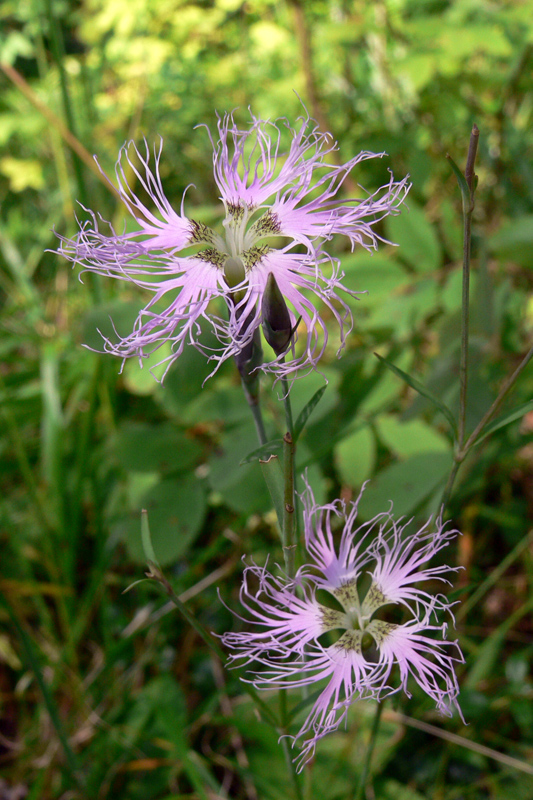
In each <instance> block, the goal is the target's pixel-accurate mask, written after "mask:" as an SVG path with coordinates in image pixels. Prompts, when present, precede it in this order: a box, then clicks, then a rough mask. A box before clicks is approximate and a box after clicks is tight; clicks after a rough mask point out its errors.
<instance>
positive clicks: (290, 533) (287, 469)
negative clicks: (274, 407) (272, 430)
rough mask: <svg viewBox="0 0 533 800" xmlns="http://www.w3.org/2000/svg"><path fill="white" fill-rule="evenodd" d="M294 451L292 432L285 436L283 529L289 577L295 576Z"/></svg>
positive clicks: (286, 567)
mask: <svg viewBox="0 0 533 800" xmlns="http://www.w3.org/2000/svg"><path fill="white" fill-rule="evenodd" d="M294 451H295V445H294V442H293V439H292V436H291V434H290V432H288V431H287V433H286V434H285V436H284V437H283V473H284V493H283V529H282V531H281V537H282V544H283V557H284V559H285V571H286V573H287V575H288V576H289V578H292V577H294V550H295V541H294V516H295V509H294Z"/></svg>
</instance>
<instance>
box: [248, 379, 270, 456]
mask: <svg viewBox="0 0 533 800" xmlns="http://www.w3.org/2000/svg"><path fill="white" fill-rule="evenodd" d="M242 389H243V392H244V396H245V397H246V402H247V403H248V406H249V407H250V411H251V412H252V416H253V418H254V424H255V430H256V432H257V438H258V439H259V444H266V443H267V442H268V439H267V435H266V431H265V424H264V422H263V414H262V413H261V405H260V403H259V395H258V394H257V395H256V394H252V393H251V392H250V391H249V390H248V387H247V385H246V383H245V382H244V381H242Z"/></svg>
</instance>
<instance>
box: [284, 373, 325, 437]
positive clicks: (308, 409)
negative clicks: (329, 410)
mask: <svg viewBox="0 0 533 800" xmlns="http://www.w3.org/2000/svg"><path fill="white" fill-rule="evenodd" d="M327 388H328V387H327V384H326V385H325V386H321V387H320V389H318V390H317V391H316V392H315V393H314V395H313V396H312V398H311V399H310V400H309V402H308V403H306V405H305V406H304V407H303V409H302V410H301V411H300V413H299V414H298V419H297V420H296V424H295V426H294V432H293V437H292V438H293V440H294V442H295V443H296V442H297V441H298V439H299V437H300V434H301V433H302V431H303V429H304V428H305V424H306V422H307V420H308V419H309V417H310V416H311V414H312V413H313V411H314V410H315V408H316V407H317V405H318V404H319V403H320V401H321V399H322V396H323V394H324V392H325V391H326V389H327Z"/></svg>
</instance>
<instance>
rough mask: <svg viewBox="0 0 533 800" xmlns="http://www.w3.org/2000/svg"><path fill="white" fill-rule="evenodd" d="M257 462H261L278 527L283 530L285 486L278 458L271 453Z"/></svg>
mask: <svg viewBox="0 0 533 800" xmlns="http://www.w3.org/2000/svg"><path fill="white" fill-rule="evenodd" d="M259 463H260V464H261V469H262V471H263V477H264V479H265V483H266V485H267V487H268V491H269V492H270V497H271V498H272V503H273V505H274V508H275V510H276V516H277V518H278V524H279V529H280V530H283V516H284V507H285V503H284V499H283V498H284V491H285V486H284V482H283V470H282V468H281V464H280V463H279V458H278V457H277V456H273V455H271V456H270V457H269V458H268V459H267V460H266V461H260V462H259Z"/></svg>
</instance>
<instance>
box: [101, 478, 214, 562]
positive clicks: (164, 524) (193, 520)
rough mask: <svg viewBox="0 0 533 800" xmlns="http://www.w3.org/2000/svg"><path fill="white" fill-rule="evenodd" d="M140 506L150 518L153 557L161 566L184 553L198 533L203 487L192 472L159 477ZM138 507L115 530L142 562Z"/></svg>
mask: <svg viewBox="0 0 533 800" xmlns="http://www.w3.org/2000/svg"><path fill="white" fill-rule="evenodd" d="M142 508H145V509H146V510H147V512H148V515H149V518H150V538H151V541H152V547H153V551H154V553H155V557H156V559H157V561H158V562H159V564H161V566H165V565H166V564H171V563H172V562H174V561H176V560H177V559H178V558H180V556H183V555H185V553H186V552H187V550H188V549H189V547H190V546H191V544H192V543H193V542H194V540H195V539H196V537H197V536H198V535H199V533H200V531H201V528H202V524H203V521H204V518H205V514H206V510H207V500H206V495H205V490H204V487H203V486H202V484H201V483H200V481H199V480H198V479H197V478H196V477H195V476H194V475H190V476H188V477H186V478H181V479H180V480H164V481H160V482H159V483H157V484H156V485H155V486H153V487H152V488H151V489H149V491H148V492H147V493H146V494H145V495H144V497H143V498H142ZM140 511H141V509H139V510H138V511H135V512H134V513H132V515H131V517H130V518H129V519H127V520H124V521H123V522H122V523H119V524H118V525H117V526H116V530H117V532H118V533H119V534H121V535H122V536H123V537H124V538H125V539H126V543H127V546H128V550H129V552H130V555H131V557H132V558H133V559H134V560H135V561H139V562H140V563H144V562H145V560H146V558H145V554H144V550H143V547H142V540H141V522H140Z"/></svg>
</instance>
